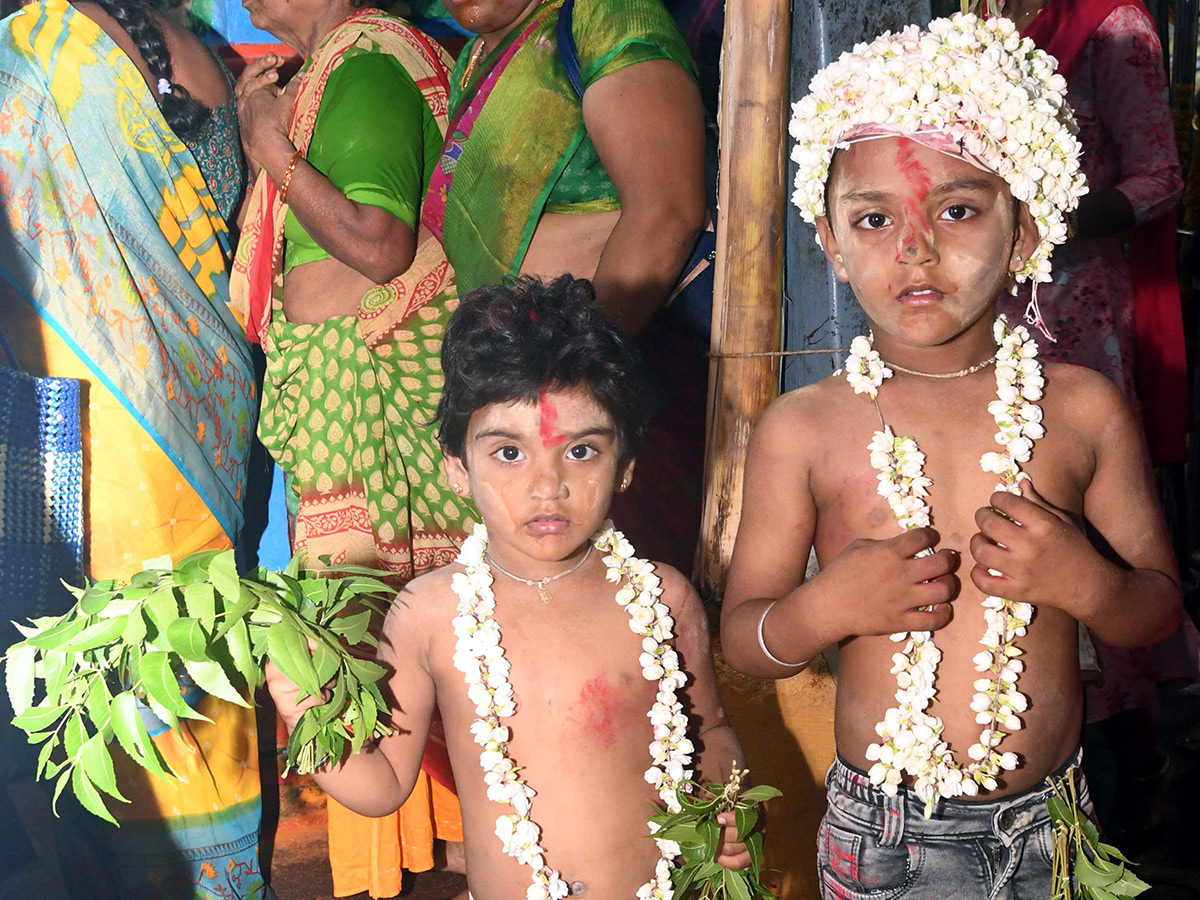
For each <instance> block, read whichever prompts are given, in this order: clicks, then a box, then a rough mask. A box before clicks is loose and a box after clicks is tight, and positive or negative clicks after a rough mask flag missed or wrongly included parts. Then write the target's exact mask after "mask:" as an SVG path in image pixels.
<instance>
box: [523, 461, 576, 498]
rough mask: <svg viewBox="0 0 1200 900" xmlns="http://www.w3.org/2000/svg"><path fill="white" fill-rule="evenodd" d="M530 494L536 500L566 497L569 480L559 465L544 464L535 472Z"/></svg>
mask: <svg viewBox="0 0 1200 900" xmlns="http://www.w3.org/2000/svg"><path fill="white" fill-rule="evenodd" d="M529 494H530V496H531V497H532V498H533V499H534V500H558V499H564V498H566V496H567V482H566V481H565V480H564V479H563V477H562V473H561V472H560V471H559V470H558V467H557V466H553V465H548V466H542V467H541V468H540V469H538V470H537V472H535V473H534V476H533V482H532V483H531V484H530V486H529Z"/></svg>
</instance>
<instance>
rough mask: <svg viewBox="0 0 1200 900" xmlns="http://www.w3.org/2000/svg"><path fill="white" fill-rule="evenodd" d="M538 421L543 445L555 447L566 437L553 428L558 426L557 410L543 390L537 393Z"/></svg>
mask: <svg viewBox="0 0 1200 900" xmlns="http://www.w3.org/2000/svg"><path fill="white" fill-rule="evenodd" d="M538 423H539V424H538V431H539V433H540V434H541V436H542V446H543V447H557V446H558V445H559V444H561V443H562V442H563V441H565V440H566V439H567V436H566V435H565V434H562V433H560V432H556V430H555V429H556V428H557V427H558V410H557V409H555V408H554V401H553V400H551V399H550V398H549V397H547V396H546V392H545V391H542V392H541V394H539V395H538Z"/></svg>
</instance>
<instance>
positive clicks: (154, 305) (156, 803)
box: [0, 0, 263, 900]
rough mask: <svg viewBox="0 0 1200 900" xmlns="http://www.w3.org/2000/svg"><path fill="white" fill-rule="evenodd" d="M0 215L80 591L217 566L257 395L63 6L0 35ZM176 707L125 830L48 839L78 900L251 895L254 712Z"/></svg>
mask: <svg viewBox="0 0 1200 900" xmlns="http://www.w3.org/2000/svg"><path fill="white" fill-rule="evenodd" d="M0 210H2V211H3V215H2V217H0V323H3V326H4V329H5V331H6V332H7V333H8V336H9V337H10V339H11V340H12V343H13V344H14V345H15V346H16V347H17V353H18V356H19V357H20V362H21V365H22V367H23V368H25V369H26V370H27V371H29V372H30V373H32V374H35V375H45V374H50V375H60V376H67V377H72V378H77V379H79V380H80V381H81V382H83V393H84V400H83V402H82V405H83V410H82V418H83V421H84V429H85V430H84V440H83V446H84V455H85V472H84V486H83V487H84V507H85V551H84V552H85V565H86V570H87V573H88V574H89V575H90V576H91V577H94V578H123V577H128V576H129V575H131V574H132V573H133V572H136V571H137V570H138V569H140V568H142V564H143V562H144V561H145V560H148V559H154V558H158V557H161V556H164V555H166V556H170V557H171V558H173V559H178V558H179V557H181V556H183V555H184V554H186V553H189V552H191V551H194V550H199V549H203V548H216V547H228V546H231V545H233V544H234V543H235V542H236V540H237V535H238V532H239V530H240V528H241V525H242V495H243V492H244V489H245V478H246V459H247V453H248V451H249V442H250V437H251V434H252V430H253V428H254V420H255V410H256V396H255V386H254V375H253V369H252V366H251V360H250V354H249V349H248V346H247V344H246V341H245V339H244V337H243V336H242V334H243V332H242V329H241V327H240V324H239V323H238V322H237V321H236V320H235V317H234V316H233V314H232V313H231V311H230V309H229V307H228V283H227V277H226V260H227V257H228V249H229V248H228V237H227V234H226V230H225V225H224V222H223V221H222V219H221V217H220V216H219V215H218V214H217V210H216V207H215V205H214V203H213V200H212V197H211V195H210V193H209V190H208V188H207V187H206V185H205V183H204V180H203V178H202V176H201V174H200V170H199V169H198V167H197V165H196V162H195V160H194V158H193V157H192V154H191V153H190V152H189V151H188V149H187V148H186V146H185V145H184V144H183V142H182V141H181V140H180V139H179V138H178V137H176V136H175V134H174V133H172V132H171V130H170V129H169V127H168V126H167V124H166V122H165V121H164V119H163V118H162V115H161V114H160V112H159V109H158V106H157V104H156V103H155V102H154V99H153V97H152V96H151V93H150V91H149V89H148V88H147V86H146V84H145V82H144V81H143V79H142V77H141V75H140V74H139V72H138V71H137V69H136V68H135V67H134V65H133V63H132V62H131V61H130V59H129V58H128V57H127V56H126V55H125V54H124V53H123V52H122V51H121V50H120V49H119V48H118V47H117V46H116V44H114V43H113V42H112V41H111V40H110V39H109V37H108V36H107V35H106V34H105V33H104V32H103V31H102V30H101V29H100V28H99V27H98V26H97V25H96V24H95V23H94V22H92V21H91V20H90V19H88V18H87V17H86V16H84V15H83V14H82V13H79V12H78V11H76V10H75V9H74V8H73V7H71V6H70V5H69V4H68V3H67V2H66V0H40V2H36V3H32V4H30V5H28V6H26V7H24V8H23V9H21V10H20V11H18V12H17V13H15V14H14V15H12V16H10V17H9V18H7V19H5V20H4V21H3V22H0ZM181 690H183V691H184V692H185V693H187V694H191V696H189V697H188V700H189V702H193V703H194V704H195V705H197V706H198V708H199V709H200V710H201V711H203V712H205V713H206V714H207V715H208V716H209V717H210V718H211V719H212V722H211V723H205V722H189V723H188V725H187V726H186V727H185V728H183V729H182V730H180V731H167V730H165V729H161V726H160V733H159V734H158V735H157V736H156V738H155V740H156V742H157V743H158V745H159V747H160V749H161V750H162V753H163V755H164V756H165V757H166V758H167V759H168V761H169V762H170V763H171V765H172V766H173V767H174V768H175V771H177V772H180V773H182V774H183V775H184V776H185V778H186V781H184V780H178V781H177V780H175V779H166V778H155V777H153V776H150V775H148V774H147V773H145V772H143V771H142V770H140V769H138V768H137V767H136V766H135V765H134V764H133V763H131V762H130V761H129V760H128V759H121V760H118V778H119V780H120V783H121V791H122V792H123V793H124V795H125V796H126V797H129V798H130V799H131V801H132V802H131V803H130V804H129V805H128V806H125V805H121V804H114V807H115V808H114V809H113V813H114V815H116V816H117V817H118V818H119V819H120V820H121V821H122V827H121V828H120V829H115V828H111V827H110V826H106V825H104V824H103V823H101V822H100V821H99V820H95V821H80V822H78V823H77V825H78V827H76V828H72V829H70V834H69V835H66V834H64V835H59V836H58V838H59V843H60V852H62V851H63V849H64V847H63V845H64V844H65V845H66V847H67V848H68V849H67V850H66V852H67V853H70V854H76V853H78V854H80V855H81V857H82V858H75V859H73V860H72V864H71V865H66V866H63V869H64V873H66V872H67V870H68V869H79V868H82V867H84V866H88V865H90V864H92V863H94V864H96V865H98V866H99V867H100V868H99V869H96V870H91V871H88V870H87V869H86V868H85V869H84V872H83V877H84V879H85V880H86V883H84V884H81V885H78V886H73V887H77V888H78V890H73V891H72V893H74V894H76V895H86V896H88V897H90V898H103V897H108V896H113V897H121V898H126V897H128V898H133V897H137V898H144V897H162V898H172V900H176V898H178V900H183V898H190V897H196V898H217V897H220V898H227V900H240V898H254V897H258V896H260V895H261V894H262V892H263V877H262V874H261V869H260V867H259V863H258V846H257V845H258V833H259V824H260V817H261V803H260V796H259V794H260V787H259V776H258V747H257V733H256V728H255V722H254V713H253V710H243V709H241V708H239V707H235V706H232V705H229V704H225V703H223V702H221V701H217V700H216V699H214V698H212V697H207V696H204V695H203V694H198V693H197V692H195V690H194V689H190V690H189V689H187V688H181ZM114 755H118V753H117V752H114ZM122 763H125V765H122ZM81 836H83V837H84V838H85V839H84V840H81V841H80V843H78V844H77V845H76V844H72V843H71V842H70V841H68V840H66V838H67V837H76V838H78V837H81ZM83 854H86V856H83ZM85 860H86V861H85Z"/></svg>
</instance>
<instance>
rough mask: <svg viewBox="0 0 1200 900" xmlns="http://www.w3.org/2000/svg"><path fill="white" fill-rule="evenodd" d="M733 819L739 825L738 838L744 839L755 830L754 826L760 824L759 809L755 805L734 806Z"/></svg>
mask: <svg viewBox="0 0 1200 900" xmlns="http://www.w3.org/2000/svg"><path fill="white" fill-rule="evenodd" d="M733 821H734V823H735V824H736V825H737V835H738V840H739V841H744V840H746V838H748V837H749V836H750V833H751V832H752V831H754V826H756V825H757V824H758V809H757V808H755V807H753V806H751V807H745V806H737V807H734V810H733Z"/></svg>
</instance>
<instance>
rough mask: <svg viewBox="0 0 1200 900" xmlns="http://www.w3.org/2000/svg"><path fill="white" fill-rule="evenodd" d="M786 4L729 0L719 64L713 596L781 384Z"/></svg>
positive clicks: (704, 568)
mask: <svg viewBox="0 0 1200 900" xmlns="http://www.w3.org/2000/svg"><path fill="white" fill-rule="evenodd" d="M790 37H791V4H790V3H788V2H780V0H731V2H730V3H729V4H728V6H727V8H726V11H725V36H724V42H723V51H722V53H723V59H722V66H721V69H722V71H721V118H720V127H721V144H720V149H721V153H720V173H719V176H718V180H717V198H718V213H717V261H716V272H715V276H714V278H715V284H714V291H713V328H712V353H713V357H712V362H711V364H710V366H709V385H708V414H707V415H708V426H707V446H706V452H705V473H704V474H705V477H704V486H705V490H704V509H703V514H702V516H701V531H700V535H701V538H700V543H699V547H698V550H697V560H696V576H697V580H698V581H699V583H700V586H701V590H702V592H703V593H704V595H705V596H708V597H719V596H720V595H721V592H722V590H723V588H724V582H725V572H726V569H727V568H728V565H729V558H730V556H731V554H732V553H733V540H734V537H735V535H736V534H737V527H738V522H739V520H740V518H741V512H742V470H743V468H744V467H745V462H746V449H747V446H748V444H749V440H750V432H751V430H752V428H753V426H754V423H755V421H757V419H758V417H759V416H760V415H761V414H762V411H763V410H764V409H765V408H766V406H767V404H768V403H770V402H771V400H772V399H773V398H774V397H775V396H776V395H777V394H778V391H779V358H778V357H772V356H762V357H739V358H729V357H728V356H727V354H733V353H754V352H761V351H764V350H777V349H779V342H780V331H781V328H780V323H781V317H782V312H781V311H782V299H783V209H784V206H783V205H784V202H785V197H786V192H785V189H784V173H785V171H786V168H785V164H784V151H785V147H786V144H787V108H788V105H787V95H788V72H789V63H790V49H789V48H790Z"/></svg>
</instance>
